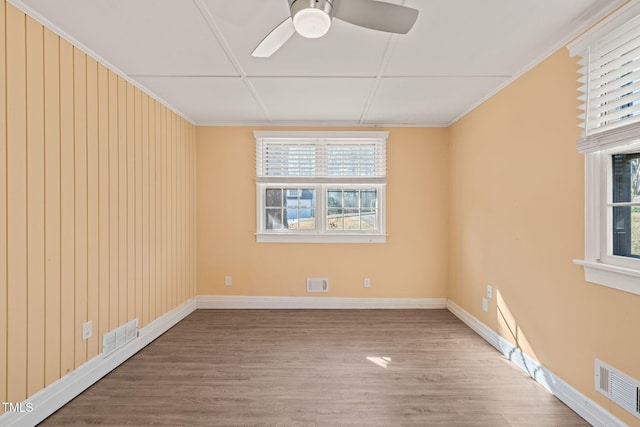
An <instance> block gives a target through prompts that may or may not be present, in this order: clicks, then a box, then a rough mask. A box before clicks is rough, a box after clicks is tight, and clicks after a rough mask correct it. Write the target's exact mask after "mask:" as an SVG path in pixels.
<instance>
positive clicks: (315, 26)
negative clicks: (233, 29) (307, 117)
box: [251, 0, 418, 58]
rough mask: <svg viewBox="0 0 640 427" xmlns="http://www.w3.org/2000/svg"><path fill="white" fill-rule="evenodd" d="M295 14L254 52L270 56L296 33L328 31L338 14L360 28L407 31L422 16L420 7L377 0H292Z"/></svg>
mask: <svg viewBox="0 0 640 427" xmlns="http://www.w3.org/2000/svg"><path fill="white" fill-rule="evenodd" d="M289 10H290V12H291V15H290V16H289V17H288V18H287V19H285V20H284V21H282V22H281V23H280V24H279V25H277V26H276V27H275V28H274V29H273V30H271V32H270V33H269V34H267V36H266V37H265V38H264V39H262V41H261V42H260V43H259V44H258V46H257V47H256V48H255V49H254V50H253V52H252V53H251V55H252V56H254V57H256V58H268V57H270V56H271V55H273V54H274V53H275V52H276V51H277V50H278V49H280V48H281V47H282V46H283V45H284V44H285V43H286V42H287V40H289V39H290V38H291V36H293V35H294V34H295V33H298V34H300V35H301V36H303V37H306V38H309V39H317V38H319V37H322V36H324V35H325V34H327V32H328V31H329V29H330V28H331V20H332V19H333V18H334V17H335V18H337V19H340V20H341V21H344V22H348V23H350V24H353V25H356V26H358V27H364V28H369V29H371V30H376V31H383V32H387V33H395V34H406V33H408V32H409V30H410V29H411V28H412V27H413V25H414V24H415V23H416V20H417V19H418V10H416V9H412V8H410V7H406V6H401V5H397V4H393V3H387V2H384V1H377V0H289Z"/></svg>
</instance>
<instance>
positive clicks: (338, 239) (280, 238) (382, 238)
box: [256, 233, 387, 243]
mask: <svg viewBox="0 0 640 427" xmlns="http://www.w3.org/2000/svg"><path fill="white" fill-rule="evenodd" d="M386 241H387V235H386V234H355V233H354V234H285V233H278V234H276V233H259V234H256V242H258V243H386Z"/></svg>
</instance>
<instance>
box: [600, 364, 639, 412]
mask: <svg viewBox="0 0 640 427" xmlns="http://www.w3.org/2000/svg"><path fill="white" fill-rule="evenodd" d="M595 371H596V372H595V374H596V378H595V380H596V381H595V386H596V390H598V391H599V392H600V393H602V394H604V395H605V396H607V397H608V398H609V399H611V400H612V401H614V402H615V403H617V404H618V405H620V406H621V407H622V408H624V409H625V410H626V411H628V412H630V413H632V414H633V415H635V416H636V417H638V418H640V381H638V380H636V379H633V378H631V377H630V376H628V375H626V374H624V373H622V372H620V371H618V370H617V369H614V368H612V367H611V366H609V365H607V364H606V363H604V362H602V361H601V360H598V359H596V369H595Z"/></svg>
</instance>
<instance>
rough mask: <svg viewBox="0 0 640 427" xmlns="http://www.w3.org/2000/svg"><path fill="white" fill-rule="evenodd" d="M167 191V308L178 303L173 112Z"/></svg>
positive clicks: (168, 128)
mask: <svg viewBox="0 0 640 427" xmlns="http://www.w3.org/2000/svg"><path fill="white" fill-rule="evenodd" d="M167 122H168V123H167V134H168V137H167V140H168V144H169V145H168V147H167V162H168V164H167V175H168V176H167V181H168V182H167V193H168V198H169V204H168V206H167V210H168V213H169V215H168V217H169V221H168V224H167V258H168V264H169V274H168V277H169V286H170V288H169V296H168V303H167V310H170V309H172V308H173V307H175V303H176V291H177V280H176V243H175V224H176V209H175V201H176V186H175V170H176V153H175V148H176V147H175V120H174V118H173V115H172V114H167Z"/></svg>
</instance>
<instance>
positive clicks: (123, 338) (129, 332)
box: [102, 319, 138, 357]
mask: <svg viewBox="0 0 640 427" xmlns="http://www.w3.org/2000/svg"><path fill="white" fill-rule="evenodd" d="M137 336H138V319H133V320H132V321H130V322H127V323H125V324H124V325H122V326H119V327H117V328H116V329H114V330H112V331H109V332H107V333H106V334H104V335H103V336H102V356H103V357H107V356H108V355H110V354H111V353H113V352H114V351H116V350H117V349H119V348H120V347H123V346H124V345H125V344H127V343H128V342H130V341H132V340H134V339H135V338H136V337H137Z"/></svg>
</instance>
